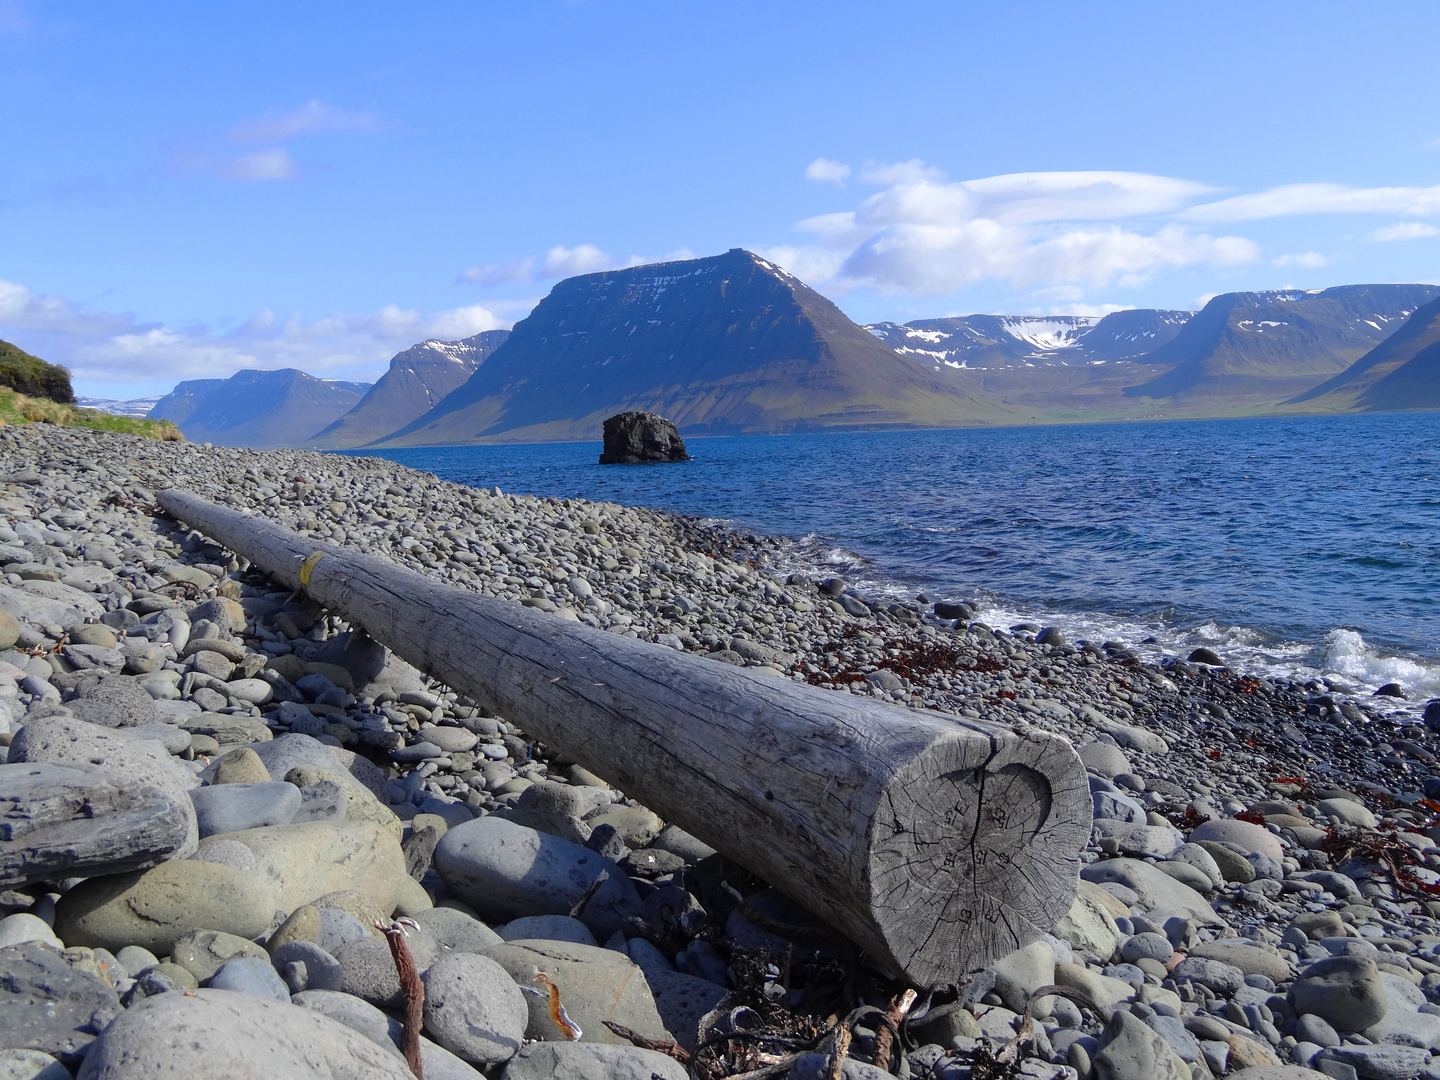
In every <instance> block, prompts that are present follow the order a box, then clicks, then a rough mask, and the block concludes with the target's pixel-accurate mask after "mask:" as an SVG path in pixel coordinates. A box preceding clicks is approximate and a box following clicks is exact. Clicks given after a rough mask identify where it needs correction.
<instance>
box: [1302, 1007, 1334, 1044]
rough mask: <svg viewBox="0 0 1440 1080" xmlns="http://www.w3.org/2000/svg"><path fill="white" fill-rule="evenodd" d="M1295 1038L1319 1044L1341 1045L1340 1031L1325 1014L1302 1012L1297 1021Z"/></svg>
mask: <svg viewBox="0 0 1440 1080" xmlns="http://www.w3.org/2000/svg"><path fill="white" fill-rule="evenodd" d="M1295 1038H1296V1039H1298V1040H1299V1041H1300V1042H1309V1043H1315V1044H1316V1045H1317V1046H1339V1045H1340V1033H1339V1032H1337V1031H1336V1030H1335V1028H1334V1027H1333V1026H1332V1025H1331V1024H1330V1022H1329V1021H1328V1020H1326V1019H1325V1018H1324V1017H1323V1016H1316V1015H1315V1014H1314V1013H1302V1014H1301V1015H1300V1017H1299V1018H1298V1019H1297V1020H1296V1021H1295Z"/></svg>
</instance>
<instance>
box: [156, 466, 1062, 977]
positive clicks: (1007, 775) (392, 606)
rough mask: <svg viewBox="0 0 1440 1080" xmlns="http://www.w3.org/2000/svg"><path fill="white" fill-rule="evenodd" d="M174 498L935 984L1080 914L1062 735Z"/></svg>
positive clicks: (204, 526) (877, 952)
mask: <svg viewBox="0 0 1440 1080" xmlns="http://www.w3.org/2000/svg"><path fill="white" fill-rule="evenodd" d="M159 501H160V505H161V506H162V507H163V508H164V509H165V510H166V511H167V512H168V513H169V514H170V515H171V516H172V517H174V518H176V519H177V520H179V521H182V522H184V523H185V524H186V525H188V526H190V527H191V528H194V529H197V530H199V531H200V532H202V533H204V534H206V535H208V536H209V537H211V538H212V539H213V540H215V541H216V542H218V543H220V544H222V545H223V546H225V547H227V548H229V549H230V550H231V551H233V552H235V553H237V554H239V555H242V556H244V557H245V558H247V559H249V560H250V561H251V562H252V563H253V564H255V565H256V566H257V567H259V568H261V569H262V570H264V571H265V572H266V573H268V574H270V575H271V576H272V577H274V578H275V579H277V580H279V581H280V582H282V583H284V584H285V585H287V586H289V587H291V588H301V587H302V585H303V588H304V590H305V592H306V593H307V594H308V595H309V597H310V598H311V599H312V600H314V601H315V602H316V603H319V604H321V605H323V606H325V607H327V608H329V609H330V610H331V611H333V612H335V613H336V614H337V615H339V616H341V617H342V618H344V619H345V620H346V621H348V622H349V623H351V624H352V625H353V626H357V627H360V628H363V629H364V630H365V631H366V632H367V633H369V634H370V635H371V636H372V637H374V638H375V639H376V640H377V641H379V642H380V643H381V644H383V645H385V646H387V647H389V648H390V649H391V650H393V651H394V652H395V653H397V654H398V655H400V656H401V657H403V658H404V659H406V660H408V661H409V662H410V663H412V664H414V665H415V666H416V667H418V668H420V669H422V670H424V671H426V672H428V673H430V674H431V675H432V676H433V677H435V678H437V679H440V680H443V681H444V682H445V683H447V684H448V685H450V686H452V687H454V688H455V689H456V690H457V691H460V692H463V693H466V694H469V695H471V696H472V697H473V698H475V699H476V700H477V701H479V702H481V703H482V704H483V705H485V706H488V707H490V708H492V709H493V710H494V711H495V712H496V713H498V714H500V715H502V716H504V717H505V718H506V719H507V720H509V721H510V722H512V723H514V724H516V725H518V726H519V727H520V728H522V729H523V730H524V731H526V732H528V733H530V734H531V735H532V736H535V737H537V738H539V739H541V740H542V741H544V742H545V743H547V744H549V745H551V746H553V747H554V748H556V750H557V751H559V752H561V753H563V754H564V755H565V756H566V757H568V758H571V759H573V760H574V761H577V762H579V763H580V764H582V765H584V766H585V767H586V768H587V769H590V770H592V771H593V772H595V773H596V774H597V775H599V776H601V777H603V778H604V779H606V780H608V781H610V782H611V783H612V784H614V785H616V786H617V787H619V788H620V789H621V790H623V791H625V792H626V793H627V794H628V795H631V796H633V797H634V798H636V799H639V800H640V801H641V802H642V803H644V804H645V805H647V806H649V807H650V808H652V809H653V810H655V811H656V812H657V813H658V814H660V816H661V817H662V818H664V819H666V820H668V821H673V822H675V823H676V824H677V825H679V826H680V827H681V828H683V829H686V830H688V831H689V832H691V833H693V834H694V835H696V836H698V837H700V838H701V839H703V840H704V841H705V842H706V843H708V844H710V845H712V846H713V847H715V848H716V849H717V850H719V851H720V852H722V853H723V854H725V855H726V856H728V857H729V858H731V859H733V860H734V861H736V862H737V863H740V864H741V865H743V866H745V867H746V868H747V869H749V870H752V871H753V872H754V873H756V874H758V875H759V876H760V877H762V878H764V879H765V880H766V881H768V882H769V883H770V884H771V885H773V886H775V887H776V888H778V889H780V890H781V891H782V892H784V893H786V894H787V895H788V896H789V897H790V898H791V899H793V900H795V901H796V902H797V903H799V904H800V905H801V906H803V907H805V908H806V909H808V910H809V911H811V912H813V913H814V914H815V915H817V916H819V917H820V918H821V919H823V920H825V921H826V922H828V923H829V924H830V925H831V926H833V927H835V928H836V929H837V930H839V931H840V932H842V933H844V934H845V935H847V936H848V937H849V938H850V939H851V940H852V941H854V942H855V943H856V944H857V945H859V946H860V947H861V948H862V949H863V950H865V952H866V954H867V956H868V959H869V960H870V962H872V963H874V964H875V965H876V966H877V967H880V968H882V969H885V970H888V971H889V972H890V973H892V974H894V975H903V976H904V977H906V978H907V979H909V980H910V981H911V982H912V983H914V984H916V985H919V986H922V987H931V986H937V985H942V984H947V983H951V982H954V981H956V980H957V979H958V978H959V977H960V975H961V974H962V973H963V972H965V971H968V970H976V969H978V968H981V967H983V966H985V965H986V964H988V963H989V962H991V961H993V960H995V959H996V958H998V957H1000V956H1003V955H1004V954H1006V953H1008V952H1010V951H1011V950H1013V949H1015V948H1018V947H1020V946H1022V945H1025V944H1027V943H1028V942H1029V941H1031V940H1033V939H1034V938H1035V937H1036V936H1037V935H1038V934H1040V933H1042V932H1044V931H1046V930H1048V929H1049V928H1050V927H1051V926H1053V925H1054V923H1055V921H1056V920H1057V919H1058V918H1059V917H1060V916H1061V915H1063V914H1064V913H1065V912H1066V911H1067V910H1068V909H1069V906H1070V904H1071V902H1072V900H1073V898H1074V895H1075V891H1076V888H1077V879H1078V872H1079V855H1080V853H1081V851H1082V850H1083V849H1084V846H1085V842H1086V840H1087V838H1088V835H1089V830H1090V795H1089V787H1088V785H1087V782H1086V778H1085V770H1084V768H1083V766H1082V765H1081V764H1080V761H1079V759H1078V758H1077V757H1076V755H1075V753H1074V751H1073V750H1072V749H1071V747H1070V745H1069V743H1068V742H1066V741H1065V740H1064V739H1061V738H1058V737H1056V736H1054V735H1051V734H1048V733H1045V732H1042V731H1039V730H1037V729H1034V728H1029V727H1015V728H1011V727H1009V726H1007V725H1003V724H996V723H987V722H983V721H979V720H969V719H964V718H961V717H956V716H949V715H941V714H938V713H928V712H920V711H917V710H913V709H904V708H899V707H895V706H890V705H883V704H879V703H877V702H875V701H873V700H868V699H865V698H860V697H855V696H851V695H849V694H841V693H836V692H834V691H831V690H822V689H819V688H816V687H810V686H805V685H801V684H798V683H795V682H793V681H789V680H785V679H779V678H776V677H775V676H774V675H771V674H759V673H755V672H752V671H748V670H746V669H743V668H737V667H733V666H731V665H728V664H722V663H718V662H716V661H713V660H709V659H706V658H704V657H700V656H692V655H688V654H685V653H682V652H678V651H676V650H674V649H670V648H666V647H665V646H662V645H655V644H651V643H648V642H643V641H638V640H635V639H633V638H624V637H620V636H618V635H615V634H610V633H607V632H605V631H603V630H598V629H595V628H593V627H589V626H586V625H584V624H583V623H577V622H572V621H570V620H566V619H560V618H557V617H555V616H554V615H548V614H545V613H542V612H539V611H536V610H534V609H531V608H526V607H523V606H521V605H519V604H516V603H513V602H510V601H504V600H497V599H493V598H489V597H484V596H480V595H477V594H475V593H472V592H468V591H466V590H463V589H459V588H456V587H454V586H450V585H445V584H441V583H440V582H437V581H434V580H432V579H430V578H427V577H425V576H423V575H421V574H417V573H415V572H413V571H410V570H407V569H404V568H402V567H399V566H397V565H395V564H394V563H393V562H389V561H387V560H385V559H380V558H375V557H372V556H367V555H362V554H360V553H358V552H355V551H351V550H347V549H343V548H339V547H335V546H332V545H328V544H327V545H316V544H315V543H314V542H313V541H312V540H310V539H307V538H305V537H301V536H299V535H297V534H296V533H293V532H290V531H289V530H286V529H283V528H281V527H279V526H277V525H275V524H273V523H270V522H268V521H265V520H263V519H262V518H259V517H255V516H251V515H248V514H243V513H240V512H238V511H235V510H230V509H227V508H224V507H220V506H216V505H214V504H212V503H209V502H206V501H205V500H203V499H201V498H199V497H198V496H196V495H194V494H190V493H187V492H182V491H178V490H170V491H164V492H161V494H160V496H159ZM317 553H318V554H317ZM302 570H303V577H304V581H303V583H302Z"/></svg>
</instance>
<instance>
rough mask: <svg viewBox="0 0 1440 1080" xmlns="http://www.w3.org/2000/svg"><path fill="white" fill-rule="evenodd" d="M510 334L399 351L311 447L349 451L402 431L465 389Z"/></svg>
mask: <svg viewBox="0 0 1440 1080" xmlns="http://www.w3.org/2000/svg"><path fill="white" fill-rule="evenodd" d="M509 336H510V331H508V330H485V331H482V332H481V333H478V334H476V335H475V336H474V337H468V338H461V339H460V340H459V341H435V340H433V339H432V340H430V341H422V342H421V343H420V344H419V345H412V346H411V347H410V348H408V349H406V350H405V351H404V352H402V353H396V354H395V357H394V358H393V359H392V360H391V361H390V370H389V371H387V372H386V373H385V374H384V375H382V376H380V380H379V381H378V382H377V383H376V384H375V385H374V386H372V387H371V388H370V391H369V393H367V394H366V395H365V396H364V397H363V398H361V399H360V402H359V404H357V405H356V406H355V407H354V408H353V409H351V410H350V411H349V412H348V413H346V414H345V415H344V416H342V417H340V419H339V420H336V421H335V422H334V423H333V424H331V425H330V426H329V427H327V428H326V429H325V430H324V431H322V432H320V434H318V435H316V436H315V437H314V438H313V439H310V440H308V442H307V445H311V446H318V447H321V448H323V449H326V450H346V449H349V448H350V447H353V446H361V445H363V444H365V443H371V442H375V441H376V440H378V439H382V438H384V437H385V436H386V435H389V434H390V433H391V432H392V431H398V430H399V429H400V428H402V427H404V426H405V425H406V424H408V423H410V422H411V421H412V420H416V419H418V418H419V417H421V416H423V415H425V413H427V412H429V411H430V410H431V409H432V408H434V407H435V406H436V405H437V404H439V403H440V401H441V400H443V399H444V398H445V396H446V395H447V394H449V393H450V392H451V391H452V390H456V389H458V388H459V387H460V386H462V385H464V383H465V380H467V379H468V378H470V376H471V375H473V374H474V373H475V369H476V368H478V367H479V366H480V365H481V364H482V363H484V362H485V359H486V358H487V357H488V356H489V355H490V354H491V353H493V352H494V351H495V350H496V349H498V348H499V347H500V345H501V344H502V343H503V342H504V341H505V339H506V338H507V337H509Z"/></svg>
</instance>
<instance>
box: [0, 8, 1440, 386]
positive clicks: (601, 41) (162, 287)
mask: <svg viewBox="0 0 1440 1080" xmlns="http://www.w3.org/2000/svg"><path fill="white" fill-rule="evenodd" d="M1437 40H1440V7H1437V6H1436V5H1434V4H1433V3H1406V2H1398V3H1389V4H1386V5H1382V6H1376V7H1371V8H1362V7H1357V6H1355V5H1353V4H1344V5H1342V4H1338V3H1312V4H1309V5H1300V6H1297V5H1293V4H1288V5H1282V4H1255V3H1253V2H1250V3H1244V4H1239V3H1223V2H1211V3H1205V4H1199V3H1195V4H1178V3H1164V4H1155V3H1153V2H1152V3H1145V4H1138V3H1137V4H1125V3H1112V4H1107V5H1099V6H1097V5H1081V4H1074V3H1020V4H1011V5H1000V4H993V3H986V4H966V3H905V2H900V3H895V4H884V5H881V4H874V3H847V2H836V0H831V2H827V3H776V2H774V0H771V2H768V3H751V2H747V0H732V2H730V3H727V4H724V5H710V4H697V3H678V4H677V3H673V2H672V3H623V2H593V0H579V2H568V3H551V2H546V0H534V2H530V3H523V4H522V3H513V4H511V3H474V2H471V3H420V4H415V5H406V6H397V5H392V4H367V3H358V2H353V0H352V2H348V3H345V4H338V3H311V4H294V3H288V4H270V3H264V2H252V3H249V4H245V5H203V4H179V3H160V4H148V5H146V4H141V5H115V4H101V3H72V2H66V0H49V2H38V0H0V94H3V99H4V101H5V107H4V109H0V150H3V160H4V168H3V169H0V337H4V338H5V339H7V340H11V341H14V342H16V343H17V344H19V345H21V346H22V347H23V348H26V349H28V350H30V351H32V352H35V353H37V354H39V355H42V356H44V357H46V358H47V359H51V360H55V361H57V362H61V363H65V364H67V365H69V366H70V367H71V368H72V369H73V370H74V372H75V374H76V377H77V386H78V388H79V389H80V390H81V391H82V392H86V393H92V394H98V395H104V396H120V397H128V396H139V395H142V394H147V393H159V392H162V391H164V390H166V389H168V388H169V387H170V386H171V385H173V383H174V382H175V381H176V380H177V379H182V378H197V377H223V376H226V375H229V374H231V373H232V372H234V371H235V370H237V369H239V368H241V367H284V366H297V367H301V368H304V369H306V370H308V371H311V372H314V373H316V374H322V375H326V376H330V377H339V378H373V377H375V376H376V375H377V374H378V373H379V372H380V371H382V370H383V367H384V362H385V361H386V360H388V358H389V357H390V356H391V355H392V354H393V353H394V352H396V351H397V350H398V349H400V348H403V347H405V346H407V345H409V344H411V343H413V342H414V341H417V340H421V339H423V338H425V337H430V336H439V337H459V336H463V335H465V334H469V333H474V332H477V331H479V330H482V329H488V328H491V327H495V326H505V325H509V324H510V323H512V322H513V321H514V320H516V319H518V318H522V317H523V316H524V314H525V313H526V312H527V311H528V310H529V309H530V307H532V306H533V305H534V303H535V302H536V301H537V300H538V299H539V298H540V297H541V296H543V295H544V294H545V293H546V292H547V291H548V290H549V288H550V287H551V285H553V283H554V281H555V280H556V279H557V278H558V277H561V276H566V275H568V274H570V273H577V272H586V271H590V270H595V269H603V268H606V267H610V266H621V265H626V264H628V263H631V262H635V261H654V260H658V259H662V258H666V257H688V256H689V255H690V254H696V255H705V254H713V253H715V252H719V251H723V250H725V249H727V248H731V247H737V246H743V247H748V248H750V249H752V250H755V251H758V252H761V253H763V254H765V255H766V256H767V257H770V258H772V259H775V260H777V261H779V262H780V263H782V264H783V265H785V266H786V267H787V268H788V269H790V270H792V271H793V272H795V273H797V274H799V275H800V276H801V277H803V278H805V279H806V280H807V281H808V282H809V283H810V284H812V285H814V286H815V287H816V288H817V289H819V290H820V291H821V292H823V293H825V294H826V295H828V296H830V297H832V298H833V299H834V300H835V301H836V302H837V303H838V304H840V306H841V307H842V308H844V309H845V311H846V312H847V313H848V314H849V315H850V316H851V317H852V318H855V319H857V320H860V321H873V320H879V319H896V320H899V321H905V320H909V319H914V318H922V317H931V316H937V315H944V314H958V313H968V312H973V311H1013V312H1078V313H1098V312H1103V311H1105V310H1108V309H1111V308H1114V307H1133V306H1143V307H1152V306H1154V307H1194V306H1196V305H1197V304H1198V303H1199V302H1201V301H1202V299H1203V298H1204V297H1206V296H1208V295H1210V294H1213V293H1216V292H1223V291H1229V290H1234V289H1252V288H1275V287H1280V286H1300V287H1307V288H1316V287H1321V286H1327V285H1334V284H1342V283H1349V282H1358V281H1440V80H1437V79H1436V78H1435V69H1436V62H1435V54H1434V43H1435V41H1437Z"/></svg>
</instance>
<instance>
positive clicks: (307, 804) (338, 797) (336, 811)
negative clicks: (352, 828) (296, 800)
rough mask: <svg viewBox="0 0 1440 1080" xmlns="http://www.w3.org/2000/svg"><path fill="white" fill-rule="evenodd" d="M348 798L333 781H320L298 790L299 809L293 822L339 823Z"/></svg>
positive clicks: (343, 790) (342, 789)
mask: <svg viewBox="0 0 1440 1080" xmlns="http://www.w3.org/2000/svg"><path fill="white" fill-rule="evenodd" d="M348 804H349V798H348V796H346V794H345V789H344V788H343V787H341V786H340V784H339V783H338V782H337V781H335V780H321V781H320V782H319V783H317V784H310V785H308V786H306V787H303V788H300V807H299V809H298V810H296V811H295V816H294V817H292V818H291V819H290V820H291V821H292V822H293V821H339V820H340V819H341V818H343V817H344V816H345V808H346V806H347V805H348Z"/></svg>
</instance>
